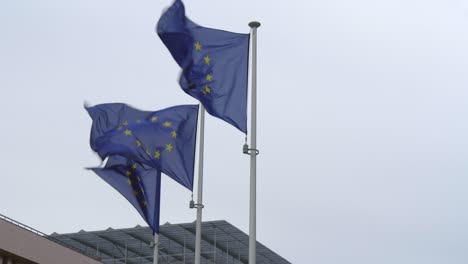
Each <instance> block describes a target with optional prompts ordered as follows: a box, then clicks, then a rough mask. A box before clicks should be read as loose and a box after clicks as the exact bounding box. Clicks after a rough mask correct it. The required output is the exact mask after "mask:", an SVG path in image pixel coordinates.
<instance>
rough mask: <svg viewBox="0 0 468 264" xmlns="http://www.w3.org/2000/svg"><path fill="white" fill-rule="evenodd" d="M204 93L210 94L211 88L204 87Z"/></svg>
mask: <svg viewBox="0 0 468 264" xmlns="http://www.w3.org/2000/svg"><path fill="white" fill-rule="evenodd" d="M205 92H206V93H211V88H210V87H209V86H208V85H205Z"/></svg>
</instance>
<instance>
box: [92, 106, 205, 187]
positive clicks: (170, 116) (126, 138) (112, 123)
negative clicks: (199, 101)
mask: <svg viewBox="0 0 468 264" xmlns="http://www.w3.org/2000/svg"><path fill="white" fill-rule="evenodd" d="M86 110H87V111H88V113H89V115H90V116H91V118H92V120H93V124H92V128H91V139H90V143H91V148H92V149H93V150H94V151H96V152H97V153H98V155H99V156H100V157H101V159H103V160H104V159H105V158H107V157H109V156H114V155H120V156H123V157H125V158H127V159H129V160H132V161H135V162H138V163H141V164H145V165H147V166H150V167H152V168H155V169H157V170H159V171H161V172H163V173H164V174H167V175H168V176H170V177H171V178H173V179H174V180H175V181H177V182H178V183H180V184H182V185H183V186H185V187H187V188H188V189H189V190H192V189H193V170H194V159H195V142H196V134H197V118H198V105H181V106H174V107H170V108H166V109H163V110H160V111H156V112H148V111H140V110H137V109H134V108H132V107H130V106H128V105H125V104H121V103H113V104H101V105H96V106H93V107H86Z"/></svg>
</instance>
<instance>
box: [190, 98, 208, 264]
mask: <svg viewBox="0 0 468 264" xmlns="http://www.w3.org/2000/svg"><path fill="white" fill-rule="evenodd" d="M199 133H200V134H199V135H200V142H199V147H198V151H199V152H198V197H197V203H196V204H194V203H193V200H192V201H191V203H190V208H194V207H196V208H197V224H196V234H195V264H200V255H201V232H202V230H201V228H202V209H203V207H204V206H203V153H204V149H205V108H204V107H203V105H201V106H200V131H199Z"/></svg>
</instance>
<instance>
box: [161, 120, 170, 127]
mask: <svg viewBox="0 0 468 264" xmlns="http://www.w3.org/2000/svg"><path fill="white" fill-rule="evenodd" d="M163 126H165V127H171V126H172V123H171V122H167V121H166V122H164V124H163Z"/></svg>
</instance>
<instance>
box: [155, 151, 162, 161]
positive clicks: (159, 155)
mask: <svg viewBox="0 0 468 264" xmlns="http://www.w3.org/2000/svg"><path fill="white" fill-rule="evenodd" d="M154 157H155V158H156V159H159V158H160V157H161V152H159V150H156V152H155V153H154Z"/></svg>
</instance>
